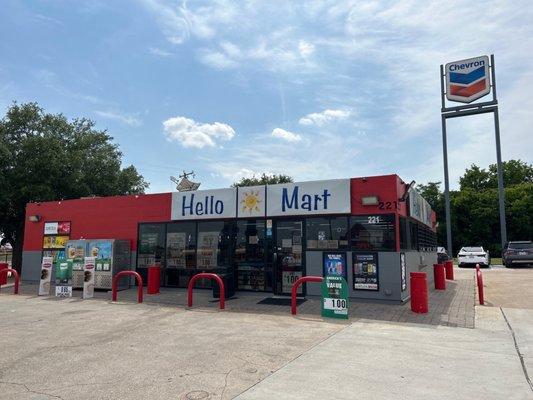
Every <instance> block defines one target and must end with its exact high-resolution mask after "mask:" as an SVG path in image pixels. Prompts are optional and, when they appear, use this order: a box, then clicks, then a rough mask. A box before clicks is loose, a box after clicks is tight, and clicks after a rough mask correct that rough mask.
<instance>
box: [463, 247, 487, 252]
mask: <svg viewBox="0 0 533 400" xmlns="http://www.w3.org/2000/svg"><path fill="white" fill-rule="evenodd" d="M461 251H466V252H474V251H483V247H463V248H462V249H461Z"/></svg>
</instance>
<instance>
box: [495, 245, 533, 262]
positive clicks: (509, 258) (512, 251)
mask: <svg viewBox="0 0 533 400" xmlns="http://www.w3.org/2000/svg"><path fill="white" fill-rule="evenodd" d="M502 263H503V265H505V266H506V267H512V266H513V265H519V264H521V265H524V264H533V242H531V240H524V241H516V242H509V243H507V244H506V245H505V247H504V249H503V251H502Z"/></svg>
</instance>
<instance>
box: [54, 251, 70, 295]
mask: <svg viewBox="0 0 533 400" xmlns="http://www.w3.org/2000/svg"><path fill="white" fill-rule="evenodd" d="M55 272H56V297H72V261H70V260H58V261H57V262H56V263H55Z"/></svg>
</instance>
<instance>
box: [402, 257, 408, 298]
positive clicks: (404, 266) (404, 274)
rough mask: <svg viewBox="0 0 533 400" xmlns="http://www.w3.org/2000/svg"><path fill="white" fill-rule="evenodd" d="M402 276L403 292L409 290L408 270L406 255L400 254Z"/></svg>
mask: <svg viewBox="0 0 533 400" xmlns="http://www.w3.org/2000/svg"><path fill="white" fill-rule="evenodd" d="M400 276H401V282H402V292H404V291H405V290H406V289H407V268H406V265H405V253H400Z"/></svg>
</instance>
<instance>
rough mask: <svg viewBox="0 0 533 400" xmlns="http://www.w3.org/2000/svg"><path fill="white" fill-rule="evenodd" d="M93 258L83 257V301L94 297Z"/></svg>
mask: <svg viewBox="0 0 533 400" xmlns="http://www.w3.org/2000/svg"><path fill="white" fill-rule="evenodd" d="M95 261H96V259H95V258H94V257H85V260H84V263H83V295H82V297H83V298H84V299H90V298H92V297H94V266H95Z"/></svg>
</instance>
